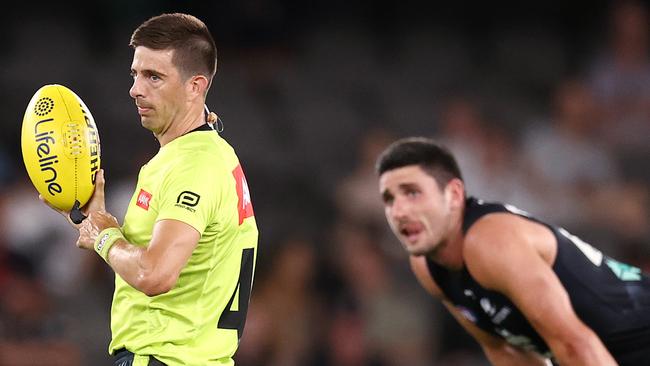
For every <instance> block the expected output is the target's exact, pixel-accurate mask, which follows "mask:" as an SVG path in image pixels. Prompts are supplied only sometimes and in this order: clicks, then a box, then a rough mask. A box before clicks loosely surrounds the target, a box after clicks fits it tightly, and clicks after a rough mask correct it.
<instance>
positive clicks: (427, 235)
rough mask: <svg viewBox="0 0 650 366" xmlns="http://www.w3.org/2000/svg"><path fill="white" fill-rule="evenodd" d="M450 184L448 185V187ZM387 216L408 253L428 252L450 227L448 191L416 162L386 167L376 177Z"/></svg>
mask: <svg viewBox="0 0 650 366" xmlns="http://www.w3.org/2000/svg"><path fill="white" fill-rule="evenodd" d="M448 187H449V186H448ZM379 190H380V193H381V195H382V199H383V201H384V211H385V213H386V219H387V220H388V223H389V224H390V227H391V229H392V230H393V233H395V236H397V238H398V239H399V240H400V242H401V243H402V246H403V247H404V249H406V251H407V252H408V253H409V254H411V255H428V254H433V253H434V251H435V250H436V249H437V248H439V247H440V246H441V244H443V243H444V242H445V240H446V239H447V237H448V232H449V230H450V228H451V214H450V212H451V202H450V201H451V194H450V193H449V192H448V189H447V188H445V189H444V190H441V189H440V188H439V187H438V184H437V183H436V180H435V179H434V178H433V177H432V176H431V175H429V174H427V173H426V172H425V171H424V170H422V168H420V167H419V166H417V165H409V166H405V167H402V168H397V169H393V170H389V171H387V172H385V173H384V174H382V175H381V177H380V178H379Z"/></svg>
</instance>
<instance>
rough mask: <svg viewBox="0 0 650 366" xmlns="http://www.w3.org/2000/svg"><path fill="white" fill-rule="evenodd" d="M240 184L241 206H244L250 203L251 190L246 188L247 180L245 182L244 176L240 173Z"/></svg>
mask: <svg viewBox="0 0 650 366" xmlns="http://www.w3.org/2000/svg"><path fill="white" fill-rule="evenodd" d="M241 185H242V201H243V202H242V203H243V206H244V207H246V206H248V205H250V204H251V192H250V191H249V190H248V182H246V177H244V176H243V175H242V177H241Z"/></svg>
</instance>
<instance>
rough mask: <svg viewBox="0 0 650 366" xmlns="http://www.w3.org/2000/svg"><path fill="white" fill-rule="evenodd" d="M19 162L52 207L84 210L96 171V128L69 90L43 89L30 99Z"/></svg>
mask: <svg viewBox="0 0 650 366" xmlns="http://www.w3.org/2000/svg"><path fill="white" fill-rule="evenodd" d="M21 148H22V154H23V161H24V162H25V168H27V173H28V174H29V178H30V179H31V181H32V183H33V184H34V187H35V188H36V190H37V191H38V192H39V193H40V194H41V196H43V198H44V199H45V200H46V201H47V202H49V203H50V204H51V205H52V206H54V207H56V208H58V209H60V210H65V211H70V210H71V209H72V208H73V206H75V207H76V208H78V207H82V206H84V205H85V204H86V203H87V202H88V200H90V197H91V196H92V194H93V192H94V190H95V176H96V174H97V171H98V170H99V168H100V144H99V134H98V132H97V126H96V125H95V120H94V119H93V116H92V114H90V110H89V109H88V107H87V106H86V105H85V104H84V102H83V101H82V100H81V98H79V96H77V95H76V94H75V93H74V92H73V91H72V90H70V89H68V88H66V87H65V86H62V85H45V86H43V87H42V88H40V89H39V90H37V91H36V93H35V94H34V96H33V97H32V99H31V101H30V102H29V105H28V106H27V110H25V116H24V117H23V126H22V133H21Z"/></svg>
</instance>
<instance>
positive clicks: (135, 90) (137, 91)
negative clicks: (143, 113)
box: [129, 77, 142, 99]
mask: <svg viewBox="0 0 650 366" xmlns="http://www.w3.org/2000/svg"><path fill="white" fill-rule="evenodd" d="M138 79H139V78H138V77H134V78H133V85H131V89H129V95H130V96H131V98H133V99H135V98H137V97H141V96H142V90H141V89H142V86H141V83H140V82H138Z"/></svg>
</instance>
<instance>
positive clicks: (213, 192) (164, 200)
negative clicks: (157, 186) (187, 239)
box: [156, 159, 219, 233]
mask: <svg viewBox="0 0 650 366" xmlns="http://www.w3.org/2000/svg"><path fill="white" fill-rule="evenodd" d="M202 160H203V159H196V160H193V161H191V162H189V163H188V164H178V165H176V166H174V167H171V168H170V171H169V172H168V174H167V175H166V176H165V178H164V181H163V182H162V186H161V192H160V203H159V209H158V217H157V218H156V221H160V220H165V219H173V220H178V221H182V222H184V223H186V224H188V225H190V226H192V227H194V228H195V229H196V230H197V231H198V232H199V233H203V231H204V230H205V228H206V227H207V225H208V224H209V223H210V221H211V219H212V217H213V213H214V211H215V210H214V207H216V205H217V203H218V195H219V186H218V184H219V182H217V180H216V179H215V173H214V172H215V169H214V168H215V167H214V164H212V165H210V163H209V162H205V161H202Z"/></svg>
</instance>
